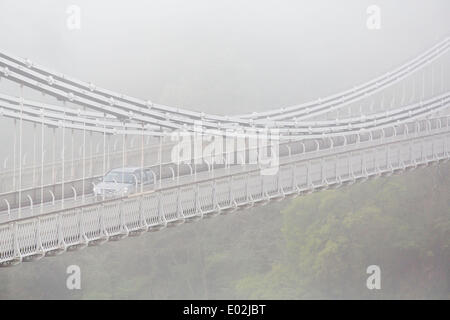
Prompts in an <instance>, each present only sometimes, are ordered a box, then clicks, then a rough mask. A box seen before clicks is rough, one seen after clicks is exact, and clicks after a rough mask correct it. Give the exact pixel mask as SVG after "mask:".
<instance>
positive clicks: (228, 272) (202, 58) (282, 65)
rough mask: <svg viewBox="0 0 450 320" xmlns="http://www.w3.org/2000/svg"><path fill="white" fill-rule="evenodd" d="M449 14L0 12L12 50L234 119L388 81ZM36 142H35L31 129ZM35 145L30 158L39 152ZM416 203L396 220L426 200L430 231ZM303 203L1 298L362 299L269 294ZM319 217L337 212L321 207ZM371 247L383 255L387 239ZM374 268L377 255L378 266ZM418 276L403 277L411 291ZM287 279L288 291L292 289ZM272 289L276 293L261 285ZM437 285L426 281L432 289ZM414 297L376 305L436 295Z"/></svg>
mask: <svg viewBox="0 0 450 320" xmlns="http://www.w3.org/2000/svg"><path fill="white" fill-rule="evenodd" d="M373 4H375V5H377V6H379V7H380V9H381V29H379V30H369V29H368V28H367V25H366V21H367V18H368V14H367V12H366V10H367V7H368V6H370V5H373ZM70 5H76V6H78V7H79V8H80V9H81V20H80V21H81V29H79V30H70V29H69V28H68V27H67V19H68V17H69V14H68V13H67V12H66V10H67V8H68V7H69V6H70ZM449 12H450V2H449V1H448V0H430V1H423V0H397V1H392V0H375V1H373V0H370V1H367V0H346V1H335V0H316V1H312V0H310V1H304V0H297V1H294V0H292V1H289V0H276V1H275V0H273V1H268V0H244V1H225V0H220V1H219V0H214V1H212V0H190V1H186V0H151V1H120V0H96V1H89V0H82V1H77V0H71V1H66V0H58V1H56V0H53V1H51V0H35V1H24V0H0V39H1V40H2V41H1V45H0V51H5V52H7V53H10V54H13V55H17V56H20V57H27V58H30V59H31V60H32V61H34V62H35V63H37V64H40V65H42V66H45V67H48V68H49V69H51V70H54V71H58V72H61V73H64V74H67V75H70V76H73V77H75V78H78V79H80V80H83V81H90V82H93V83H95V84H96V85H97V86H101V87H103V88H107V89H110V90H113V91H116V92H120V93H124V94H127V95H130V96H134V97H138V98H142V99H146V100H147V99H150V100H152V101H153V102H156V103H160V104H164V105H169V106H178V107H182V108H186V109H191V110H198V111H204V112H209V113H215V114H222V115H232V114H244V113H251V112H254V111H265V110H270V109H273V108H279V107H285V106H290V105H296V104H299V103H302V102H306V101H309V100H313V99H316V98H318V97H324V96H327V95H330V94H333V93H337V92H339V91H342V90H345V89H348V88H351V87H353V86H355V85H358V84H360V83H362V82H364V81H367V80H370V79H372V78H374V77H376V76H379V75H381V74H383V73H385V72H387V71H389V70H391V69H393V68H395V67H397V66H399V65H401V64H402V63H405V62H407V61H409V60H410V59H412V58H414V57H416V56H417V55H418V54H420V53H422V52H423V51H425V50H426V49H428V48H429V47H431V46H432V45H434V44H436V43H437V42H439V41H441V40H443V39H444V38H445V37H448V36H450V19H449ZM447 65H448V63H447ZM447 65H446V66H447ZM446 72H448V70H446ZM446 77H447V79H448V74H447V75H446ZM0 92H1V93H7V94H13V95H18V94H19V88H18V86H17V85H16V84H10V83H8V82H7V81H6V80H4V79H2V80H1V82H0ZM25 92H26V93H27V97H29V98H33V99H35V100H41V101H48V102H53V103H55V100H54V99H52V98H49V97H43V96H41V95H40V94H37V93H33V92H32V91H31V90H30V89H25ZM3 123H6V124H4V127H3V129H2V130H3V131H2V137H1V139H0V142H1V143H2V145H5V146H7V147H5V148H3V149H2V150H1V151H0V157H5V156H7V155H8V153H10V150H9V149H11V142H10V141H11V137H12V133H11V129H12V128H13V127H12V121H11V120H7V121H3V122H2V124H3ZM25 130H26V132H27V133H28V134H30V133H31V127H30V128H25ZM24 143H25V144H27V143H28V146H29V144H30V141H28V142H24ZM8 148H9V149H8ZM7 150H9V151H7ZM0 159H1V158H0ZM425 170H430V169H425ZM424 172H425V173H424ZM427 172H428V174H427ZM448 173H449V167H448V165H446V166H445V167H443V168H438V169H433V170H430V171H423V172H422V173H415V175H413V176H410V177H408V178H402V177H396V178H392V179H396V180H389V179H390V178H387V179H386V180H383V181H387V182H386V183H385V184H382V183H381V182H377V183H378V184H377V183H371V184H370V186H372V187H367V189H366V191H367V192H368V193H371V195H372V193H375V191H379V190H381V189H382V190H385V189H383V188H387V187H392V189H393V190H394V191H392V190H391V189H386V190H387V191H386V190H385V192H386V193H387V194H389V193H390V192H392V194H393V195H398V197H399V198H401V196H400V194H401V195H404V193H402V192H404V190H403V189H402V188H403V187H402V188H400V187H399V185H400V186H404V185H408V186H409V187H411V188H413V187H412V186H413V185H414V182H417V181H419V180H420V179H424V180H425V179H429V181H428V180H427V181H428V182H429V184H430V185H434V186H436V185H438V186H441V187H442V190H450V189H449V186H448ZM436 181H438V182H436ZM433 183H434V184H433ZM439 183H440V184H439ZM397 187H398V188H397ZM352 188H354V189H350V190H347V189H346V191H337V192H340V193H337V194H338V195H341V196H343V197H345V194H346V192H347V194H348V193H352V192H355V193H356V192H357V191H356V190H359V189H358V188H359V185H357V186H355V187H352ZM370 188H372V189H370ZM396 188H397V189H396ZM408 190H409V189H408ZM428 191H429V190H428ZM327 192H328V191H327ZM332 192H335V191H332ZM395 192H398V193H395ZM414 192H416V193H414ZM414 192H413V191H411V194H414V195H416V196H417V195H418V196H417V197H419V196H421V197H423V198H424V199H422V198H420V199H419V198H417V197H416V198H413V199H412V198H407V197H406V196H405V198H401V199H402V200H403V201H404V202H400V200H398V201H399V203H397V204H395V205H392V208H397V207H398V206H399V207H401V206H402V204H407V203H408V201H413V200H417V201H418V203H419V204H418V205H417V208H418V209H417V211H416V212H411V214H412V215H413V216H414V215H415V216H418V217H420V219H425V215H422V214H425V211H426V210H425V211H424V212H422V211H421V208H422V207H423V206H424V203H426V199H425V198H426V196H424V194H421V193H420V191H419V190H416V189H414ZM324 194H328V193H324ZM332 194H333V195H334V194H335V193H332ZM328 195H329V194H328ZM320 196H321V193H319V194H318V195H314V198H309V196H307V197H306V199H307V200H305V201H306V202H308V201H309V202H308V203H309V204H311V203H313V202H314V201H317V203H320V202H321V201H325V200H323V199H321V198H319V197H320ZM324 197H325V196H324ZM358 197H359V198H357V200H356V202H358V201H359V200H361V199H363V198H364V197H363V196H362V195H361V194H358ZM373 197H375V196H373ZM436 197H437V198H436V201H437V202H438V203H439V205H440V206H438V205H436V208H435V211H436V212H438V213H436V217H438V216H439V214H441V215H442V217H443V218H442V219H447V221H448V214H447V216H445V214H443V212H444V213H445V210H447V212H448V208H449V207H448V193H447V194H446V193H445V192H441V193H439V194H438V195H437V196H436ZM308 199H309V200H308ZM311 199H312V200H311ZM371 199H372V198H371ZM373 199H375V198H373ZM376 199H378V198H376ZM389 199H391V198H389ZM378 200H379V199H378ZM421 200H423V202H420V201H421ZM296 201H297V200H296ZM301 201H302V200H301ZM364 201H366V200H364ZM392 201H393V200H392ZM361 202H363V200H361ZM374 202H375V203H377V204H378V205H380V206H383V204H380V203H378V202H376V201H375V200H374ZM364 203H366V202H364ZM295 205H298V207H299V208H300V207H301V206H302V207H301V209H298V210H300V211H301V210H306V209H305V207H303V203H301V202H295V203H294V202H291V201H290V200H286V201H284V202H282V203H280V204H275V205H269V206H267V207H265V208H264V209H252V210H250V211H248V212H240V213H238V215H234V216H233V217H218V218H215V219H218V220H217V222H216V221H215V219H212V220H214V221H212V220H208V221H200V222H198V223H195V224H190V225H188V226H182V227H180V228H175V229H176V230H175V229H170V230H163V231H160V232H158V233H155V234H151V235H144V236H142V237H141V238H138V239H135V238H132V239H126V240H124V241H123V242H120V243H108V244H107V245H105V246H103V247H98V248H97V247H96V248H88V249H86V250H84V251H80V252H75V253H70V254H68V255H67V256H62V257H54V258H51V259H50V258H49V259H48V258H45V259H43V260H42V261H39V262H35V263H30V264H23V265H20V266H18V267H15V268H10V269H0V288H1V292H0V297H1V298H3V299H8V298H27V299H28V298H77V299H78V298H85V299H89V298H144V299H147V298H182V299H183V298H193V299H195V298H222V299H227V298H244V299H248V298H289V299H298V298H305V297H306V298H311V297H313V298H359V297H361V296H360V295H359V293H358V291H357V290H356V289H355V290H353V289H352V288H350V289H348V290H343V292H341V293H339V294H335V295H333V294H334V293H329V295H326V294H324V293H323V292H326V290H325V289H323V288H322V289H317V288H318V287H316V285H317V283H308V284H307V285H305V286H306V287H307V288H309V289H310V292H312V293H311V295H310V296H308V295H305V294H304V293H302V292H300V293H299V292H295V290H294V289H292V288H291V289H292V290H294V291H289V290H290V289H289V290H287V289H286V291H283V290H277V289H274V288H270V285H268V284H267V283H270V281H271V280H270V279H272V278H270V277H271V273H270V272H274V270H281V269H283V268H285V267H286V266H288V264H289V263H290V262H286V260H285V258H286V256H287V255H288V254H289V252H291V251H290V250H292V247H290V246H288V245H287V242H288V240H289V239H288V238H289V235H291V236H292V234H295V232H293V231H292V232H291V233H289V232H287V233H286V230H288V229H289V225H290V222H292V221H291V220H290V219H291V218H292V217H291V216H290V214H292V212H290V211H289V210H291V211H292V210H293V209H292V208H293V206H294V207H295ZM422 205H423V206H422ZM305 206H306V205H305ZM361 206H362V205H361ZM289 208H291V209H289ZM308 208H309V209H310V210H313V209H311V208H314V210H316V209H317V208H319V209H317V211H318V212H325V213H323V214H326V212H327V211H326V210H325V209H323V208H322V207H320V206H319V205H318V204H317V205H316V203H315V202H314V203H313V204H311V206H310V207H308ZM320 208H322V209H320ZM353 209H354V208H353ZM353 209H348V210H349V211H351V210H353ZM355 210H356V209H355ZM389 210H391V209H386V211H382V212H390V211H389ZM392 210H394V209H392ZM281 212H284V213H281ZM302 212H303V211H302ZM393 212H395V210H394V211H393ZM433 212H434V211H433ZM293 215H294V214H293ZM294 216H295V215H294ZM439 217H441V216H439ZM417 219H418V221H421V220H420V219H419V218H417ZM436 219H438V218H436ZM401 221H403V220H401ZM439 221H441V220H439ZM303 222H304V221H302V223H303ZM402 223H406V222H404V221H403V222H402ZM417 224H418V225H420V224H421V223H417ZM399 230H402V229H401V228H400V229H399ZM263 231H264V232H263ZM288 231H289V230H288ZM416 231H417V230H416ZM427 232H431V231H430V230H428V231H427ZM413 234H422V233H421V232H419V231H417V233H413ZM233 240H234V241H233ZM291 240H292V239H291ZM241 241H242V242H241ZM367 241H368V243H369V244H373V246H375V245H376V240H374V239H371V238H369V239H368V240H367ZM371 241H373V242H371ZM385 245H386V248H388V247H387V246H388V244H385ZM285 246H286V247H287V249H286V248H285ZM371 248H372V247H371ZM427 248H428V247H427ZM430 248H435V247H433V245H431V244H430ZM366 249H367V250H368V251H369V252H377V251H376V250H375V249H373V250H372V249H368V248H366ZM371 250H372V251H371ZM386 250H388V249H386ZM429 250H432V249H429ZM433 250H434V249H433ZM433 250H432V251H433ZM389 252H390V251H389ZM424 252H427V251H426V250H425V251H424ZM433 252H434V251H433ZM125 253H126V254H125ZM374 254H375V253H374ZM392 256H394V257H395V254H394V253H392V255H391V256H390V257H392ZM447 256H448V252H447V253H445V254H444V253H442V254H441V256H440V257H444V261H445V257H447ZM255 257H257V258H255ZM370 257H371V256H370V254H369V256H367V255H366V256H365V258H367V259H368V260H370ZM89 259H92V260H89ZM380 259H381V258H380ZM383 259H385V258H383ZM386 259H387V258H386ZM362 260H363V261H366V260H364V259H362ZM383 261H385V260H383ZM387 261H388V262H386V263H387V264H389V263H391V265H392V266H397V267H398V266H400V265H401V266H404V265H407V262H406V261H407V260H406V258H405V260H402V261H401V262H398V261H397V262H398V264H397V265H396V263H397V262H396V261H394V262H393V261H392V260H387ZM389 261H390V262H389ZM427 261H428V260H427ZM297 262H298V261H296V262H295V263H297ZM292 263H293V265H295V263H294V262H292ZM70 264H78V265H80V266H81V267H82V270H83V272H84V273H83V274H84V275H85V277H86V278H84V279H88V280H83V281H84V282H83V286H86V290H84V291H83V290H81V291H80V292H76V291H73V292H71V291H67V290H66V288H65V279H66V273H65V268H66V267H67V266H68V265H70ZM105 264H108V265H107V266H106V265H105ZM444 265H445V263H444ZM441 267H442V263H441V264H439V268H441ZM277 268H278V269H277ZM286 268H287V267H286ZM361 268H362V267H361ZM439 268H437V269H439ZM105 269H108V271H107V272H105ZM393 269H395V267H392V270H393ZM271 270H272V271H271ZM439 270H440V271H439V272H443V273H439V272H437V271H436V272H437V273H436V274H437V275H438V276H437V278H436V279H441V280H442V279H443V278H444V280H446V281H447V282H448V278H446V277H447V276H448V270H447V273H445V271H442V270H441V269H439ZM364 271H365V270H363V271H362V272H363V275H362V276H363V277H364V276H365V273H364ZM305 274H306V273H305ZM344 274H347V273H345V272H344ZM253 276H254V277H253ZM413 276H414V275H413V274H410V277H411V278H407V279H402V281H403V282H402V283H407V282H408V281H410V280H411V279H413ZM258 277H259V278H258ZM305 277H306V275H305ZM255 279H257V280H255ZM261 279H264V281H265V282H264V281H262V280H261ZM268 279H269V280H268ZM286 279H287V278H283V281H287V282H289V281H291V280H286ZM289 279H291V278H289ZM348 279H350V278H348ZM260 280H261V283H265V287H264V286H263V285H262V286H263V288H261V287H258V285H255V284H254V283H253V282H252V281H255V282H258V283H259V281H260ZM344 280H345V279H344ZM344 280H343V282H345V281H344ZM280 281H281V280H280ZM292 281H294V280H292ZM348 281H350V280H348ZM275 282H276V281H275ZM443 282H444V283H446V282H445V281H443ZM283 283H284V282H283ZM289 283H293V282H289ZM318 283H319V284H323V283H322V282H320V281H319V282H318ZM333 283H334V282H330V283H328V284H327V285H330V286H332V285H333ZM436 283H439V281H436ZM428 284H429V283H427V282H424V286H427V285H428ZM296 286H297V285H296ZM296 286H294V287H296ZM405 287H406V286H405ZM433 288H435V287H433ZM446 288H447V287H445V288H441V287H439V286H438V287H437V289H436V290H435V291H433V292H431V293H430V292H428V293H429V296H433V297H438V298H448V291H447V289H446ZM265 289H267V294H265V292H266V291H265ZM269 289H270V290H269ZM316 289H317V290H316ZM271 290H272V291H271ZM315 290H316V291H315ZM321 290H322V291H321ZM408 290H409V289H405V290H404V291H402V290H400V289H398V288H396V289H395V290H394V289H392V290H391V291H389V289H388V291H386V292H387V293H385V295H383V293H381V294H379V295H377V296H374V297H372V296H370V295H368V296H365V298H380V297H384V298H408V297H409V298H427V297H428V296H427V293H422V292H418V293H417V294H415V293H414V292H415V291H414V289H411V290H409V291H408ZM330 292H331V291H330Z"/></svg>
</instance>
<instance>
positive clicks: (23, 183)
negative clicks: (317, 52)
mask: <svg viewBox="0 0 450 320" xmlns="http://www.w3.org/2000/svg"><path fill="white" fill-rule="evenodd" d="M449 49H450V38H446V39H444V40H443V41H441V42H439V43H437V44H436V45H434V46H433V47H431V48H429V49H428V50H426V51H424V52H423V53H421V54H419V55H418V56H416V57H414V58H413V59H411V60H409V61H407V62H406V63H404V64H402V65H401V66H399V67H397V68H395V69H394V70H391V71H390V72H387V73H385V74H383V75H381V76H379V77H377V78H374V79H372V80H370V81H367V82H365V83H362V84H360V85H358V86H355V87H353V88H351V89H349V90H346V91H343V92H340V93H337V94H334V95H331V96H327V97H325V98H319V99H317V100H314V101H310V102H307V103H303V104H301V105H296V106H290V107H283V108H278V109H273V110H270V111H265V112H259V113H251V114H242V115H233V116H222V115H217V114H210V113H205V112H196V111H191V110H188V109H184V108H177V107H170V106H165V105H161V104H157V103H154V102H152V101H149V100H141V99H137V98H134V97H130V96H127V95H124V94H120V93H116V92H112V91H110V90H107V89H104V88H101V87H99V86H97V85H95V84H94V83H92V82H83V81H80V80H78V79H75V78H72V77H69V76H67V75H64V74H60V73H57V72H53V71H51V70H50V69H47V68H45V67H43V66H40V65H38V64H36V63H34V62H33V61H32V60H30V59H22V58H18V57H16V56H14V55H11V54H9V53H5V52H1V51H0V78H1V80H2V82H1V83H0V84H4V83H7V84H8V86H10V87H16V88H17V89H18V90H19V94H18V95H11V94H6V93H0V117H1V118H0V119H1V120H0V121H2V123H3V127H4V128H9V127H11V128H12V136H11V137H10V138H11V139H8V141H9V144H8V145H5V146H3V148H2V149H3V150H2V152H3V159H0V161H1V160H2V162H1V163H0V166H1V171H0V176H1V179H0V266H12V265H16V264H19V263H21V262H26V261H36V260H39V259H41V258H43V257H45V256H54V255H59V254H62V253H64V252H66V251H73V250H79V249H82V248H85V247H86V246H89V245H100V244H102V243H104V242H106V241H115V240H120V239H123V238H125V237H128V236H138V235H141V234H143V233H145V232H148V231H157V230H161V229H163V228H166V227H171V226H177V225H179V224H182V223H189V222H194V221H197V220H200V219H203V218H209V217H214V216H216V215H218V214H230V213H232V212H235V211H237V210H240V209H247V208H250V207H254V206H262V205H266V204H267V203H268V202H270V201H281V200H283V199H288V198H293V197H297V196H301V195H305V194H308V193H312V192H317V191H321V190H326V189H330V188H339V187H341V186H346V185H351V184H354V183H357V182H363V181H366V180H368V179H371V178H377V177H380V176H390V175H392V174H400V173H403V172H407V171H410V170H413V169H416V168H420V167H425V166H429V165H435V164H438V163H441V162H446V161H448V160H449V157H450V156H449V151H450V114H449V106H450V90H449V88H448V84H449V76H450V75H449V74H448V70H449V67H450V66H449V64H450V59H449ZM117 72H119V70H117ZM36 93H39V94H41V95H43V96H44V97H45V99H40V100H39V101H38V100H36V98H27V97H26V96H32V95H33V94H34V96H36ZM41 100H45V102H43V101H41ZM2 130H5V131H7V130H8V129H2ZM130 167H133V168H138V171H140V174H139V177H138V176H136V175H133V176H134V179H133V182H132V184H133V185H134V189H133V192H130V193H122V194H120V195H117V194H115V195H113V196H110V195H108V194H107V192H103V193H101V194H97V193H96V190H95V188H96V185H97V183H99V182H100V181H101V180H102V177H103V176H104V175H105V174H106V173H107V172H109V171H110V170H111V169H117V168H119V169H120V168H122V170H125V168H130ZM144 171H145V172H147V173H149V174H150V178H151V179H150V181H151V183H148V184H145V183H144V178H143V177H144ZM115 183H117V181H115Z"/></svg>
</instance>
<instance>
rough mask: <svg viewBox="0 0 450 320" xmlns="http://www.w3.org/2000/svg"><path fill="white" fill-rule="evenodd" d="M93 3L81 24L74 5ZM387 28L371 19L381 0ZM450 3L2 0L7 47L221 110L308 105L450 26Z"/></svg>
mask: <svg viewBox="0 0 450 320" xmlns="http://www.w3.org/2000/svg"><path fill="white" fill-rule="evenodd" d="M71 4H75V5H78V6H79V7H80V8H81V10H82V11H81V30H69V29H68V28H67V26H66V20H67V18H68V14H67V13H66V9H67V7H68V6H69V5H71ZM372 4H376V5H378V6H379V7H380V8H381V29H380V30H368V29H367V27H366V20H367V16H368V15H367V13H366V9H367V7H368V6H369V5H372ZM449 12H450V1H448V0H432V1H423V0H397V1H392V0H389V1H381V0H378V1H365V0H346V1H335V0H322V1H299V0H298V1H287V0H285V1H279V0H277V1H265V0H264V1H261V0H252V1H211V0H190V1H185V0H170V1H168V0H156V1H155V0H152V1H111V0H96V1H88V0H83V1H80V0H72V1H61V0H58V1H56V0H53V1H50V0H38V1H23V0H1V1H0V38H1V39H2V44H1V48H0V49H1V50H6V51H7V52H9V53H12V54H15V55H18V56H22V57H29V58H30V59H32V60H33V61H36V62H37V63H39V64H41V65H44V66H47V67H49V68H51V69H53V70H56V71H59V72H64V73H67V74H70V75H73V76H75V77H77V78H80V79H82V80H85V81H92V82H94V83H95V84H97V85H99V86H103V87H106V88H109V89H112V90H115V91H119V92H123V93H126V94H129V95H132V96H136V97H140V98H143V99H151V100H153V101H155V102H158V103H162V104H166V105H173V106H181V107H185V108H191V109H196V110H203V111H209V112H215V113H220V114H237V113H248V112H252V111H261V110H268V109H271V108H274V107H281V106H286V105H293V104H298V103H301V102H304V101H307V100H311V99H315V98H317V97H320V96H325V95H327V94H332V93H335V92H338V91H340V90H343V89H347V88H349V87H352V86H354V85H357V84H358V83H361V82H363V81H366V80H369V79H371V78H373V77H375V76H377V75H380V74H382V73H384V72H386V71H389V70H390V69H392V68H393V67H395V66H398V65H400V64H401V63H403V62H406V61H408V60H409V59H411V58H413V57H415V56H416V55H417V54H419V53H421V52H423V51H424V50H426V49H427V48H429V47H430V46H431V45H433V44H435V43H436V42H438V41H440V40H442V39H443V38H444V37H445V36H449V35H450V19H449Z"/></svg>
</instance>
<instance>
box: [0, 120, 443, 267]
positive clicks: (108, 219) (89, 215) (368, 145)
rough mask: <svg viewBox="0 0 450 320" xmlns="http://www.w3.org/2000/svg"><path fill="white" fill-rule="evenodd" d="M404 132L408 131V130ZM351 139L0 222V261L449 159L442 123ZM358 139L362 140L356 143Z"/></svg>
mask: <svg viewBox="0 0 450 320" xmlns="http://www.w3.org/2000/svg"><path fill="white" fill-rule="evenodd" d="M410 128H414V130H411V129H410ZM397 129H399V128H396V127H393V128H392V130H391V131H392V134H391V135H390V136H387V134H386V132H387V131H385V130H384V129H383V130H378V132H369V131H368V132H365V133H364V134H358V137H357V139H354V143H347V139H345V141H346V142H345V143H344V144H342V145H339V146H334V147H330V148H328V149H325V150H319V151H317V152H312V153H311V154H305V153H298V154H293V155H292V156H291V157H289V158H288V159H286V161H283V162H282V163H280V167H279V170H278V173H277V174H276V175H273V176H263V175H261V174H260V169H259V168H256V167H250V166H245V167H244V168H245V169H244V170H243V171H241V172H238V173H234V174H227V170H223V174H220V172H219V171H220V170H217V171H216V172H215V173H214V175H215V177H213V178H211V177H209V178H206V179H202V180H197V181H188V182H182V183H181V184H178V185H175V186H170V187H164V188H161V189H157V190H153V191H148V192H145V193H141V194H135V195H131V196H128V197H124V198H120V199H112V200H107V201H102V202H97V203H94V204H89V205H83V206H80V207H77V208H70V209H65V210H59V211H54V212H51V213H47V214H44V215H40V216H36V217H28V218H22V219H17V220H14V221H11V222H8V223H2V224H0V264H1V265H3V266H9V265H14V264H17V263H20V262H22V261H33V260H38V259H40V258H42V257H43V256H45V255H56V254H60V253H63V252H65V251H66V250H75V249H80V248H84V247H85V246H87V245H88V244H89V245H96V244H101V243H103V242H105V241H108V240H119V239H122V238H124V237H127V236H134V235H139V234H141V233H143V232H145V231H155V230H160V229H162V228H165V227H167V226H172V225H177V224H180V223H183V222H189V221H195V220H198V219H201V218H203V217H208V216H214V215H216V214H219V213H222V214H225V213H230V212H233V211H235V210H237V209H240V208H247V207H250V206H256V205H263V204H266V203H267V202H268V201H270V200H281V199H284V198H289V197H295V196H298V195H302V194H307V193H310V192H314V191H320V190H324V189H328V188H337V187H340V186H342V185H347V184H352V183H355V182H359V181H365V180H367V179H369V178H373V177H379V176H382V175H391V174H395V173H400V172H403V171H407V170H411V169H414V168H417V167H421V166H426V165H430V164H434V163H438V162H441V161H447V160H448V159H449V150H450V130H449V118H448V117H447V118H443V119H434V120H433V121H431V120H426V121H419V122H415V123H412V124H404V125H403V127H401V130H400V129H399V130H397ZM364 137H368V139H366V140H364Z"/></svg>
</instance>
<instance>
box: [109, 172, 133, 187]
mask: <svg viewBox="0 0 450 320" xmlns="http://www.w3.org/2000/svg"><path fill="white" fill-rule="evenodd" d="M103 181H104V182H117V183H129V184H133V183H135V178H134V175H133V174H131V173H129V172H120V171H110V172H109V173H108V174H106V176H105V177H104V178H103Z"/></svg>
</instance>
